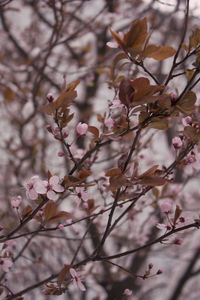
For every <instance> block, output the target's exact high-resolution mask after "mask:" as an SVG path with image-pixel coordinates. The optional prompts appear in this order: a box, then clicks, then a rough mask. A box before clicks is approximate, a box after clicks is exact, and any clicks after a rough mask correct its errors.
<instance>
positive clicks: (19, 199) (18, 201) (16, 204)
mask: <svg viewBox="0 0 200 300" xmlns="http://www.w3.org/2000/svg"><path fill="white" fill-rule="evenodd" d="M21 202H22V197H21V196H17V197H13V198H12V199H11V205H12V207H13V208H16V209H18V208H19V206H20V204H21Z"/></svg>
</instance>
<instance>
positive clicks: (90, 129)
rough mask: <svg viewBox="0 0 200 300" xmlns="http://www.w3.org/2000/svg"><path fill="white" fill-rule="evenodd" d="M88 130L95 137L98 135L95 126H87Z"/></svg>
mask: <svg viewBox="0 0 200 300" xmlns="http://www.w3.org/2000/svg"><path fill="white" fill-rule="evenodd" d="M88 131H89V132H91V133H92V134H93V135H94V136H95V138H98V137H99V129H98V128H97V127H95V126H88Z"/></svg>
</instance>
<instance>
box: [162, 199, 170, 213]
mask: <svg viewBox="0 0 200 300" xmlns="http://www.w3.org/2000/svg"><path fill="white" fill-rule="evenodd" d="M171 208H172V204H171V203H170V202H169V201H168V202H164V203H161V204H160V209H161V211H162V212H163V213H165V214H168V213H169V212H170V210H171Z"/></svg>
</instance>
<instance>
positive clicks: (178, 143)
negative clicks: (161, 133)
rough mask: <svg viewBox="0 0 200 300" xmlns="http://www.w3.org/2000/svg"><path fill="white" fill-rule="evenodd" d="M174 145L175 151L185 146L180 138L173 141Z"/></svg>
mask: <svg viewBox="0 0 200 300" xmlns="http://www.w3.org/2000/svg"><path fill="white" fill-rule="evenodd" d="M172 145H173V146H174V148H175V149H180V148H181V147H182V145H183V142H182V141H181V139H180V137H178V136H175V137H174V138H173V139H172Z"/></svg>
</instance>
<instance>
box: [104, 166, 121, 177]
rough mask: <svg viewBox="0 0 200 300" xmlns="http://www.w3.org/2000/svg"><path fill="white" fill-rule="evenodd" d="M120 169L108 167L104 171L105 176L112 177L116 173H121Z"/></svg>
mask: <svg viewBox="0 0 200 300" xmlns="http://www.w3.org/2000/svg"><path fill="white" fill-rule="evenodd" d="M121 174H122V171H121V170H120V168H113V169H110V170H108V171H107V172H106V174H105V175H106V176H109V177H112V176H116V175H121Z"/></svg>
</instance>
